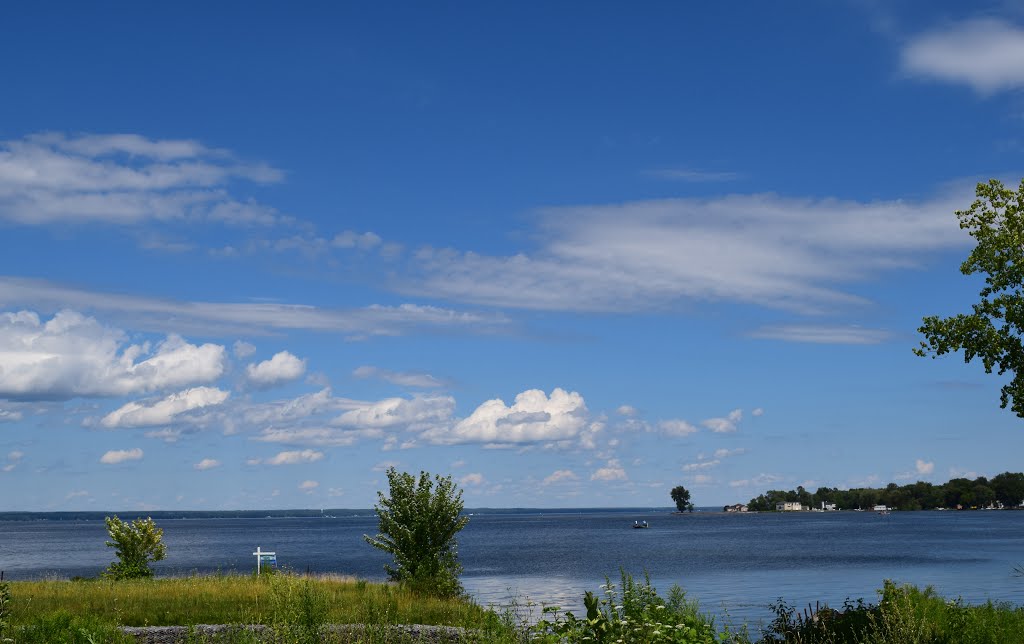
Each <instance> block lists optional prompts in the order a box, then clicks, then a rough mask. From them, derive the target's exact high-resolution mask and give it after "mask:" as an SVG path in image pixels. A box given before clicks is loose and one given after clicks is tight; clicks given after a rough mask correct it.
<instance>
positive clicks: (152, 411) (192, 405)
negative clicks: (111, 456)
mask: <svg viewBox="0 0 1024 644" xmlns="http://www.w3.org/2000/svg"><path fill="white" fill-rule="evenodd" d="M228 396H229V393H228V392H227V391H223V390H221V389H216V388H213V387H195V388H193V389H186V390H185V391H179V392H177V393H174V394H171V395H169V396H167V397H166V398H162V399H160V400H157V401H156V402H154V403H152V404H148V405H147V404H144V403H139V402H130V403H127V404H125V405H123V406H121V407H120V408H118V409H116V410H114V411H112V412H110V413H109V414H107V415H106V416H104V417H103V419H102V420H100V424H101V425H103V426H104V427H108V428H115V427H153V426H158V425H168V424H170V423H172V422H174V421H175V420H176V419H177V418H178V417H179V416H180V415H181V414H184V413H187V412H190V411H193V410H196V409H205V408H207V407H213V406H217V405H220V404H222V403H223V402H224V401H225V400H227V399H228Z"/></svg>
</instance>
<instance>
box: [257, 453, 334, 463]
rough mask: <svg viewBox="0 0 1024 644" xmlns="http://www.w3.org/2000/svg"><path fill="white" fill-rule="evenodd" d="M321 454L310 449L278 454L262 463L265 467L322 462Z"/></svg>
mask: <svg viewBox="0 0 1024 644" xmlns="http://www.w3.org/2000/svg"><path fill="white" fill-rule="evenodd" d="M323 457H324V453H323V452H318V451H316V450H312V449H304V450H295V451H289V452H279V453H278V454H277V456H274V457H272V458H268V459H266V460H264V461H262V462H263V463H265V464H267V465H298V464H300V463H315V462H317V461H319V460H322V459H323Z"/></svg>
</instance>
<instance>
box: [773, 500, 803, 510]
mask: <svg viewBox="0 0 1024 644" xmlns="http://www.w3.org/2000/svg"><path fill="white" fill-rule="evenodd" d="M806 510H807V507H806V506H804V505H803V504H801V503H800V502H799V501H779V502H778V503H776V504H775V511H776V512H804V511H806Z"/></svg>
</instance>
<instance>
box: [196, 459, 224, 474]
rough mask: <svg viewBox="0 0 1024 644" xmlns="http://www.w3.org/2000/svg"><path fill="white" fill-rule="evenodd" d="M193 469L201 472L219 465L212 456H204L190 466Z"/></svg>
mask: <svg viewBox="0 0 1024 644" xmlns="http://www.w3.org/2000/svg"><path fill="white" fill-rule="evenodd" d="M192 467H193V468H194V469H196V470H199V471H200V472H203V471H205V470H212V469H213V468H215V467H220V461H218V460H217V459H214V458H204V459H203V460H201V461H199V462H198V463H196V464H195V465H193V466H192Z"/></svg>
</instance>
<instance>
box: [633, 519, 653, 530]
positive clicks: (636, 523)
mask: <svg viewBox="0 0 1024 644" xmlns="http://www.w3.org/2000/svg"><path fill="white" fill-rule="evenodd" d="M649 527H651V526H649V525H647V522H646V521H634V522H633V529H634V530H638V529H640V528H649Z"/></svg>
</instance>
